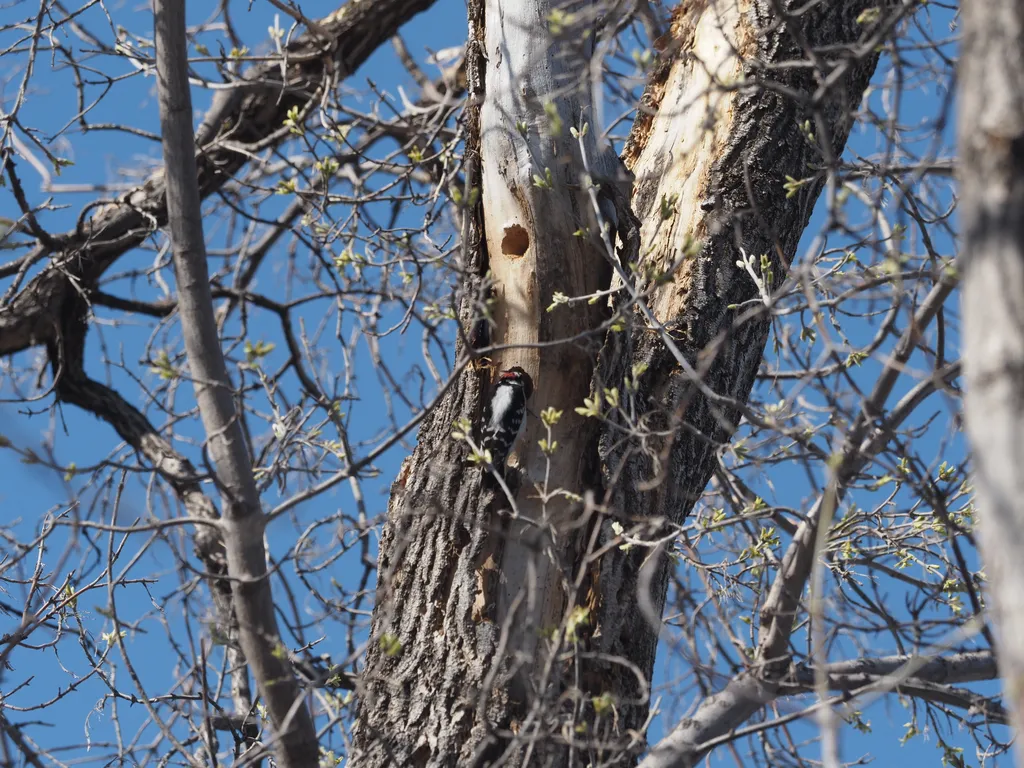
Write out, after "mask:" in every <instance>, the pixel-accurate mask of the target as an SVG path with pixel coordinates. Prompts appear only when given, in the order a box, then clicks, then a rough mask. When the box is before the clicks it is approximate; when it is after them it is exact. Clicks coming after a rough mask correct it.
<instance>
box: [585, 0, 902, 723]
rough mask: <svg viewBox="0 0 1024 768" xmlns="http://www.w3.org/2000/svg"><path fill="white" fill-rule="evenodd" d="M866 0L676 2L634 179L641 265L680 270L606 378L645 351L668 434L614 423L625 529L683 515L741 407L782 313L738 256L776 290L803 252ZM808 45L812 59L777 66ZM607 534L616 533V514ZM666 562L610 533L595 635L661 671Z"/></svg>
mask: <svg viewBox="0 0 1024 768" xmlns="http://www.w3.org/2000/svg"><path fill="white" fill-rule="evenodd" d="M869 5H870V3H867V2H857V1H849V2H843V3H822V4H819V5H816V6H813V7H811V8H810V10H808V11H804V12H802V13H801V14H800V15H799V16H787V17H786V19H785V23H783V24H779V23H778V22H779V20H780V16H779V13H778V11H779V10H780V9H783V8H784V9H786V11H787V12H788V11H794V12H795V10H796V9H797V8H798V7H800V4H799V3H772V2H767V1H766V2H747V1H746V0H739V1H738V2H716V3H690V4H686V5H685V6H681V7H680V8H679V9H677V11H676V12H675V15H674V19H673V23H672V26H671V30H670V33H669V34H668V35H667V36H666V39H665V40H663V41H662V47H663V57H664V58H663V61H664V63H663V65H662V67H661V69H660V71H658V72H657V73H656V74H655V75H654V77H653V79H652V81H651V83H650V84H649V85H648V87H647V90H646V93H645V95H644V99H643V104H644V107H645V113H644V114H643V115H641V116H640V117H639V118H638V120H637V122H636V124H635V125H634V129H633V132H632V135H631V137H630V142H629V144H628V145H627V149H626V152H625V159H626V162H627V165H628V166H629V168H630V170H631V171H633V173H634V174H635V177H636V182H635V188H634V194H633V208H634V210H635V212H636V214H637V216H638V218H639V219H640V221H641V233H642V236H641V241H642V243H643V247H642V253H643V254H644V261H643V262H642V267H644V266H646V267H648V268H651V267H653V268H655V269H657V270H659V271H661V272H667V271H669V270H670V269H672V268H673V266H674V267H675V271H674V273H673V276H672V279H671V280H668V281H666V282H664V283H663V284H661V285H656V286H655V287H653V290H652V291H651V294H650V296H651V298H650V299H649V301H648V305H649V307H650V309H651V313H650V316H641V315H640V314H639V313H637V314H636V317H635V323H634V324H633V327H632V328H631V329H629V331H628V332H627V333H624V334H619V335H612V336H611V337H610V338H609V341H608V344H607V345H606V347H605V349H604V350H603V351H602V366H601V369H600V372H599V373H600V379H599V381H598V386H599V387H604V386H618V388H619V390H620V391H623V392H625V391H627V387H626V382H627V381H628V380H629V379H630V377H631V372H632V370H634V368H635V366H637V365H641V366H644V367H645V371H644V372H643V373H642V374H641V375H639V376H638V377H635V383H634V385H633V387H634V390H633V393H632V396H631V398H630V401H629V404H628V406H627V407H626V408H624V409H622V411H620V412H619V414H620V415H621V413H622V412H624V411H628V410H632V412H633V414H634V415H633V416H632V418H633V420H634V421H635V422H637V423H639V424H641V425H643V427H644V429H645V430H647V431H649V432H653V433H657V432H658V431H664V433H666V434H669V435H671V437H670V438H668V439H663V438H661V437H659V436H658V435H657V434H648V435H646V436H645V440H644V441H643V443H641V442H640V441H638V440H623V439H622V437H621V435H622V430H621V427H622V426H623V420H622V419H621V417H618V418H617V417H616V414H614V413H613V414H612V419H613V426H611V427H610V428H607V429H606V430H605V431H604V433H603V435H602V440H601V455H602V461H603V475H604V482H605V486H606V487H607V488H608V489H609V499H608V502H607V506H608V508H609V509H610V510H611V511H612V513H613V514H614V515H615V516H617V517H619V518H620V520H622V523H623V524H624V525H625V526H626V527H627V528H633V527H634V526H635V527H637V528H638V529H639V531H640V532H641V533H642V532H645V529H646V532H647V533H648V534H649V535H653V534H654V533H656V532H657V531H659V530H661V531H664V530H665V526H664V523H665V522H670V523H680V522H682V520H683V519H684V518H685V517H686V515H687V514H688V513H689V511H690V510H691V509H692V507H693V505H694V503H695V502H696V500H697V499H698V498H699V497H700V495H701V493H702V491H703V489H704V486H705V485H706V484H707V481H708V479H709V478H710V475H711V473H712V471H713V468H714V465H715V462H716V461H717V454H718V451H719V449H720V447H721V446H722V445H723V444H725V443H727V442H728V440H729V438H730V436H731V433H732V431H733V429H734V427H735V425H736V423H737V421H738V419H739V417H740V414H741V412H742V406H743V404H744V403H745V402H746V399H747V397H748V395H749V392H750V388H751V386H752V383H753V380H754V376H755V374H756V372H757V369H758V367H759V365H760V362H761V357H762V353H763V349H764V345H765V341H766V340H767V337H768V331H769V323H770V316H769V313H768V312H767V311H764V307H763V304H762V306H761V307H760V308H759V309H757V310H752V307H756V306H757V305H758V304H761V299H760V289H759V287H758V286H757V285H756V284H755V283H754V281H753V280H752V279H751V278H750V277H749V275H748V274H747V273H746V270H745V269H744V268H743V267H741V266H737V263H736V262H737V261H738V260H740V259H742V258H743V255H744V254H746V255H750V256H753V257H754V260H755V265H756V263H757V261H759V259H760V256H761V255H762V254H767V255H768V256H769V257H770V260H771V265H772V266H771V270H772V275H771V276H766V279H765V283H766V286H765V287H766V288H767V290H768V291H770V290H771V289H772V288H773V287H774V286H775V285H778V284H779V283H780V282H781V281H782V280H783V279H784V277H785V276H786V274H787V272H788V269H789V265H790V264H792V262H793V259H794V258H795V257H796V247H797V244H798V242H799V239H800V236H801V234H802V233H803V230H804V228H805V226H806V224H807V220H808V218H809V216H810V213H811V210H812V209H813V207H814V203H815V202H816V201H817V199H818V196H819V194H820V192H821V190H822V188H823V186H824V183H825V179H826V174H827V172H828V169H829V168H830V167H834V163H835V160H836V158H838V157H839V155H840V154H841V153H842V150H843V147H844V146H845V143H846V138H847V136H848V133H849V129H850V127H851V125H852V122H853V113H854V112H855V110H856V109H857V107H858V106H859V103H860V100H861V98H862V95H863V92H864V89H865V87H866V86H867V83H868V80H869V79H870V77H871V74H872V72H873V71H874V67H875V64H876V61H877V55H876V54H875V53H874V51H873V50H872V39H873V37H874V35H875V34H877V32H878V27H877V26H876V27H871V26H869V27H865V26H864V25H862V24H859V23H858V22H857V18H858V16H859V15H860V13H861V12H862V11H863V10H864V9H865V8H866V7H868V6H869ZM885 21H886V20H885V19H883V20H882V22H881V23H882V24H884V23H885ZM823 50H829V53H828V54H827V55H826V54H823V53H821V51H823ZM808 59H810V60H811V61H814V62H815V64H816V68H815V69H802V70H792V69H789V70H786V69H773V68H772V66H773V65H775V64H779V63H781V62H785V61H795V60H808ZM716 83H717V84H719V85H718V87H716ZM721 84H735V85H737V86H738V87H735V88H722V87H720V86H721ZM805 121H810V122H809V125H811V126H813V132H814V134H815V135H816V137H817V140H816V141H809V140H808V138H807V135H806V132H805V130H804V129H803V128H802V126H803V125H804V124H805ZM811 169H820V170H819V172H818V173H815V174H814V180H813V181H812V182H810V183H808V184H807V185H805V186H804V187H802V188H801V189H800V191H799V192H798V194H796V195H795V196H793V197H787V195H786V192H785V190H784V189H783V184H784V182H785V179H786V176H792V177H793V178H797V179H802V178H807V177H808V176H811V175H812V173H813V172H812V171H811ZM663 201H669V202H670V203H671V205H670V208H669V210H664V203H663ZM755 269H757V267H756V266H755ZM652 320H653V321H654V322H652ZM659 326H660V328H661V329H662V330H660V331H659V330H657V329H658V327H659ZM680 358H682V359H683V360H682V361H681V360H680ZM698 380H699V383H698ZM616 427H619V429H616ZM603 533H604V536H605V539H606V540H610V539H611V538H613V537H614V533H613V531H611V530H610V526H609V525H608V524H607V523H606V526H605V529H604V531H603ZM668 568H669V562H668V560H667V558H665V557H663V556H661V555H660V553H654V555H653V556H652V554H651V551H650V550H648V549H645V548H634V549H633V550H631V551H629V552H627V553H622V552H621V551H620V550H618V549H617V548H612V549H611V550H610V551H609V552H608V554H606V555H605V556H604V557H603V559H602V561H601V564H600V578H599V582H598V584H597V585H596V587H595V592H596V594H597V595H599V600H600V602H599V607H598V610H597V617H598V618H597V622H596V633H595V635H596V638H597V640H596V641H595V644H596V648H597V650H599V651H600V652H602V653H604V654H608V655H609V656H611V657H625V658H627V659H629V660H630V661H632V662H633V663H634V664H636V665H637V666H638V667H639V668H640V669H641V670H642V671H643V673H644V674H645V675H646V676H647V678H648V679H650V674H651V671H652V669H653V663H654V656H655V650H656V647H657V640H658V631H659V627H658V622H659V620H660V617H661V613H662V609H663V606H664V602H665V598H666V590H667V577H668ZM633 596H637V597H638V599H631V598H632V597H633ZM634 681H635V676H634V675H633V674H632V673H630V672H629V671H628V670H626V669H625V668H624V667H622V666H621V665H608V668H607V674H606V675H605V676H604V684H605V685H606V686H607V689H608V690H611V691H613V692H615V694H616V696H617V697H618V698H619V699H620V700H621V701H624V702H628V701H630V700H632V701H637V700H638V698H640V697H639V693H640V691H638V690H637V688H636V684H635V682H634ZM758 698H759V697H757V696H755V697H754V698H753V699H752V701H756V700H758ZM647 709H648V706H647V702H646V701H642V702H641V703H639V704H637V705H636V706H632V707H630V706H624V707H623V708H622V709H621V710H620V713H619V715H620V718H621V719H622V721H623V726H622V727H623V728H641V727H642V724H643V722H644V720H645V718H646V715H647ZM754 709H755V710H756V706H755V708H754ZM749 715H750V712H748V713H746V714H745V715H743V719H745V718H746V717H749Z"/></svg>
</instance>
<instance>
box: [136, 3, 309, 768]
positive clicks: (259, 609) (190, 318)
mask: <svg viewBox="0 0 1024 768" xmlns="http://www.w3.org/2000/svg"><path fill="white" fill-rule="evenodd" d="M153 21H154V40H155V43H156V71H157V97H158V102H159V107H160V135H161V143H162V145H163V153H164V175H165V185H166V190H167V218H168V224H169V227H168V229H169V233H170V239H171V251H172V254H173V259H174V275H175V281H176V283H177V292H178V314H179V321H180V323H181V332H182V336H183V338H184V342H185V352H186V355H187V357H188V365H189V371H190V373H191V376H192V383H193V386H194V388H195V394H196V403H197V404H198V406H199V415H200V417H201V418H202V422H203V427H204V429H205V430H206V446H207V449H208V451H209V454H210V458H211V459H212V460H213V466H214V469H215V471H216V481H217V485H218V487H219V488H220V489H221V498H222V500H223V516H222V519H221V524H220V527H221V532H222V535H223V540H224V549H225V554H226V557H227V575H228V577H229V578H230V579H231V580H232V588H231V593H232V607H233V608H234V613H235V618H236V621H237V626H238V641H239V643H240V645H241V646H242V651H243V652H244V653H245V657H246V661H247V662H248V664H249V668H250V670H251V671H252V675H253V677H254V678H255V680H256V684H257V686H258V687H259V691H260V694H261V696H262V698H263V701H264V703H265V705H266V707H267V711H268V712H269V714H270V721H271V725H272V729H273V731H272V734H271V738H270V741H271V743H272V745H273V749H274V752H275V754H276V756H277V762H278V763H279V764H280V765H282V766H285V767H286V768H303V767H304V766H309V765H314V764H315V763H317V762H318V759H319V749H318V747H317V738H316V728H314V726H313V719H312V717H310V714H309V709H308V707H307V706H306V703H305V701H304V697H303V691H302V689H301V688H300V687H299V686H298V684H297V683H296V680H295V675H294V674H293V672H292V668H291V664H290V663H289V661H288V655H287V653H283V652H282V651H283V650H284V649H285V646H284V644H283V642H282V640H281V636H280V632H279V631H278V628H277V618H276V616H275V613H274V599H273V595H272V594H271V587H270V580H269V579H268V577H267V553H266V550H265V549H264V546H263V531H264V527H265V525H266V521H265V518H264V516H263V509H262V507H261V505H260V494H259V489H258V488H257V487H256V479H255V477H254V476H253V468H252V460H251V459H250V457H249V452H248V449H247V448H246V445H245V439H244V435H243V433H242V423H241V421H239V418H238V413H237V411H236V409H235V401H234V392H235V387H234V385H233V384H232V382H231V377H230V376H229V375H228V369H227V365H226V364H225V362H224V354H223V352H222V350H221V347H220V338H219V336H218V333H217V321H216V319H215V317H214V311H213V296H212V295H211V293H210V274H209V270H208V269H207V266H206V240H205V237H204V233H203V212H202V198H201V197H200V194H199V186H198V184H197V178H198V174H197V172H196V171H197V169H196V152H195V142H194V139H193V134H192V95H191V87H190V85H189V82H188V58H187V57H188V53H187V40H186V35H185V2H184V0H156V2H154V5H153Z"/></svg>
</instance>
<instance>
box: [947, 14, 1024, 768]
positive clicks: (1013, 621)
mask: <svg viewBox="0 0 1024 768" xmlns="http://www.w3.org/2000/svg"><path fill="white" fill-rule="evenodd" d="M962 13H963V22H964V27H963V32H964V39H963V53H962V57H961V59H960V78H959V79H960V95H959V101H960V110H959V111H960V114H959V123H960V137H959V142H960V159H961V163H962V165H961V170H960V182H961V190H960V206H959V208H960V217H961V219H960V220H961V222H962V234H963V245H962V250H961V253H962V254H963V255H962V257H961V263H962V266H963V271H964V285H963V317H964V341H963V355H964V372H965V374H966V377H967V394H966V398H965V410H966V414H967V433H968V436H969V438H970V442H971V447H972V450H973V455H974V483H975V487H976V489H977V499H978V502H977V503H978V509H979V512H980V521H981V523H980V526H981V540H980V545H981V552H982V556H983V559H984V563H985V575H986V576H987V580H988V582H989V585H990V587H989V595H990V597H991V598H992V602H993V608H994V616H995V625H996V628H997V643H998V648H999V668H1000V672H1001V674H1002V677H1003V681H1004V688H1005V690H1006V700H1007V702H1008V704H1009V708H1010V711H1011V720H1012V724H1013V725H1014V726H1016V728H1017V731H1018V733H1020V732H1021V726H1022V724H1024V723H1022V720H1021V718H1022V716H1024V686H1022V685H1021V681H1022V680H1024V643H1022V642H1021V641H1020V638H1021V637H1024V601H1022V600H1021V597H1020V596H1021V594H1022V591H1024V559H1022V558H1021V552H1024V473H1022V472H1021V466H1022V464H1024V438H1022V435H1024V383H1022V375H1024V215H1022V212H1024V8H1022V7H1021V5H1020V3H1018V2H1014V1H1013V0H986V1H985V2H973V3H966V4H965V5H964V8H963V11H962ZM1017 759H1018V761H1021V760H1024V745H1022V742H1021V740H1020V738H1018V739H1017Z"/></svg>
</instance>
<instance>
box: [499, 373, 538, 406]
mask: <svg viewBox="0 0 1024 768" xmlns="http://www.w3.org/2000/svg"><path fill="white" fill-rule="evenodd" d="M498 381H499V382H502V381H520V382H522V384H523V390H524V392H525V393H526V397H527V398H529V397H530V395H532V394H533V379H531V378H530V374H528V373H527V372H526V371H524V370H523V369H522V368H520V367H519V366H518V365H516V366H513V367H512V368H509V369H508V370H507V371H502V372H501V373H500V374H498Z"/></svg>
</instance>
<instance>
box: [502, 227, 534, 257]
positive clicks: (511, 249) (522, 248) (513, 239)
mask: <svg viewBox="0 0 1024 768" xmlns="http://www.w3.org/2000/svg"><path fill="white" fill-rule="evenodd" d="M529 247H530V235H529V233H528V232H527V231H526V230H525V229H524V228H523V227H521V226H519V225H518V224H509V225H507V226H506V227H505V236H504V237H503V238H502V239H501V252H502V253H503V254H505V255H506V256H512V257H514V258H520V257H521V256H523V255H524V254H525V253H526V249H527V248H529Z"/></svg>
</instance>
